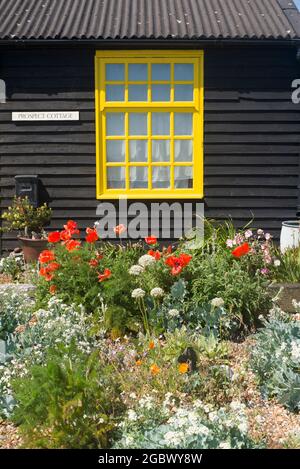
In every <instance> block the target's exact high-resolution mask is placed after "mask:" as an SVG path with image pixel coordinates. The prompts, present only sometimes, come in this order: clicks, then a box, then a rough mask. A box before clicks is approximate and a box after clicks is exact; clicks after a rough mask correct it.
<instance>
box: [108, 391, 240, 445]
mask: <svg viewBox="0 0 300 469" xmlns="http://www.w3.org/2000/svg"><path fill="white" fill-rule="evenodd" d="M154 420H155V421H156V422H157V423H156V425H155V426H153V421H154ZM147 422H148V424H147ZM160 422H161V423H160ZM148 425H150V427H149V426H148ZM119 428H120V429H122V437H121V439H120V440H119V441H118V442H117V443H116V445H115V448H128V447H129V448H145V447H153V448H157V447H159V448H166V449H176V448H180V449H188V448H190V449H197V448H203V449H206V448H221V449H230V448H243V447H244V448H245V447H247V446H246V445H248V444H249V442H248V436H247V431H248V422H247V416H246V406H245V405H243V404H242V403H240V402H237V401H234V402H232V403H231V405H230V407H229V409H228V408H221V409H219V410H214V409H213V406H212V405H209V404H205V403H203V402H202V401H200V400H199V399H198V400H195V401H194V402H193V403H192V404H191V405H189V406H187V405H184V404H183V403H182V402H181V403H180V402H178V405H177V406H176V403H175V398H174V396H173V394H172V393H167V394H166V395H165V399H164V401H163V402H162V403H159V402H157V400H156V399H155V398H152V396H145V397H144V398H142V399H140V407H139V406H137V407H136V408H134V409H130V410H129V411H128V412H127V419H125V420H123V421H122V422H121V424H120V425H119ZM128 444H129V446H128ZM157 445H159V446H157Z"/></svg>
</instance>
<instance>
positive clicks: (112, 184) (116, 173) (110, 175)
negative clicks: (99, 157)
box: [107, 166, 126, 189]
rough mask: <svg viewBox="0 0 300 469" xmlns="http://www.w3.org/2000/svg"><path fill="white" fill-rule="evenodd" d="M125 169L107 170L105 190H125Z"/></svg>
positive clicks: (111, 168) (118, 167)
mask: <svg viewBox="0 0 300 469" xmlns="http://www.w3.org/2000/svg"><path fill="white" fill-rule="evenodd" d="M125 187H126V182H125V168H124V167H123V166H116V167H108V168H107V188H108V189H125Z"/></svg>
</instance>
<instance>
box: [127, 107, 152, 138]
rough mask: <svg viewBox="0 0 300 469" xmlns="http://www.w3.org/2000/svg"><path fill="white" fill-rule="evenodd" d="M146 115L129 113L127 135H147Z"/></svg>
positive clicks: (143, 113)
mask: <svg viewBox="0 0 300 469" xmlns="http://www.w3.org/2000/svg"><path fill="white" fill-rule="evenodd" d="M147 133H148V131H147V113H146V112H130V114H129V135H147Z"/></svg>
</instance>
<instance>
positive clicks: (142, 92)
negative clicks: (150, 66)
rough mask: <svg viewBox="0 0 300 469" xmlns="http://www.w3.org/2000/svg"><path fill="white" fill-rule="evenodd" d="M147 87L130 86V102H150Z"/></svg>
mask: <svg viewBox="0 0 300 469" xmlns="http://www.w3.org/2000/svg"><path fill="white" fill-rule="evenodd" d="M147 96H148V88H147V85H129V86H128V100H129V101H147V100H148V97H147Z"/></svg>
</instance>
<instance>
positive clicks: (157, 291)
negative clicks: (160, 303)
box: [150, 287, 164, 298]
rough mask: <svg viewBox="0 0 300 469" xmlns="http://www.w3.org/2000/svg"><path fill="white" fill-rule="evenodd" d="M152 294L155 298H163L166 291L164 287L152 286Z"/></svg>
mask: <svg viewBox="0 0 300 469" xmlns="http://www.w3.org/2000/svg"><path fill="white" fill-rule="evenodd" d="M150 295H151V296H153V298H161V297H162V296H164V291H163V289H162V288H159V287H156V288H152V290H151V291H150Z"/></svg>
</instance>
